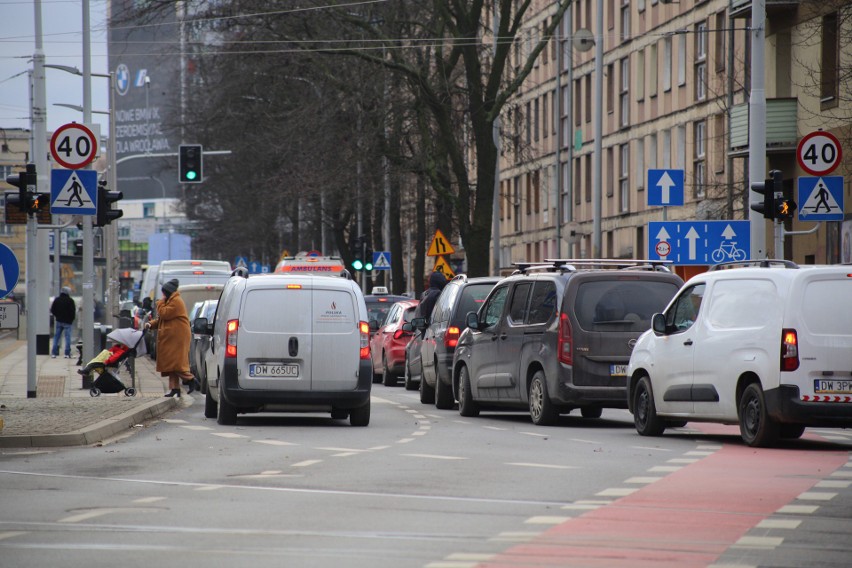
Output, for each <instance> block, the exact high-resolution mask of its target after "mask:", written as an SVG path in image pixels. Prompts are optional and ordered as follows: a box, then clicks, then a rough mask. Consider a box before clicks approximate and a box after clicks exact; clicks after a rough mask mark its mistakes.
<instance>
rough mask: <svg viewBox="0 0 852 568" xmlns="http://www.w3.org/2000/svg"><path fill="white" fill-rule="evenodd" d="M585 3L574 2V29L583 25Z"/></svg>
mask: <svg viewBox="0 0 852 568" xmlns="http://www.w3.org/2000/svg"><path fill="white" fill-rule="evenodd" d="M582 23H583V3H582V2H574V31H575V32H576V31H577V30H579V29H580V28H582V27H583V25H582Z"/></svg>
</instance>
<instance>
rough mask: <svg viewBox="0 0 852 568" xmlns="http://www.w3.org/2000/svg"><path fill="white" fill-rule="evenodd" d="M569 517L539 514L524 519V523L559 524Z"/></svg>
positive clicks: (568, 519) (569, 518)
mask: <svg viewBox="0 0 852 568" xmlns="http://www.w3.org/2000/svg"><path fill="white" fill-rule="evenodd" d="M570 520H571V517H555V516H545V515H541V516H538V517H530V518H529V519H527V520H525V521H524V523H525V524H527V525H560V524H562V523H564V522H565V521H570Z"/></svg>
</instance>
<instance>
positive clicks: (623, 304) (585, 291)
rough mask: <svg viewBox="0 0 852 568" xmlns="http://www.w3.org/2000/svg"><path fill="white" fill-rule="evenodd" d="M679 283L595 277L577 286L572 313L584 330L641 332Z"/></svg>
mask: <svg viewBox="0 0 852 568" xmlns="http://www.w3.org/2000/svg"><path fill="white" fill-rule="evenodd" d="M677 291H678V286H676V285H675V284H673V283H669V282H657V281H649V280H613V281H603V280H596V281H591V282H584V283H583V284H581V285H580V286H579V288H578V289H577V299H576V301H575V302H574V313H575V314H576V317H577V322H578V323H579V324H580V327H581V328H582V329H584V330H586V331H603V332H606V331H619V332H624V331H631V332H641V331H645V330H647V329H649V328H650V327H651V317H652V316H653V315H654V314H655V313H657V312H662V311H663V309H665V307H666V304H668V303H669V301H670V300H671V299H672V298H673V297H674V295H675V294H676V293H677Z"/></svg>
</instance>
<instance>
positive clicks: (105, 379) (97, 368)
mask: <svg viewBox="0 0 852 568" xmlns="http://www.w3.org/2000/svg"><path fill="white" fill-rule="evenodd" d="M116 331H121V330H116ZM137 333H138V332H137ZM111 335H112V333H111V334H110V335H108V336H107V337H108V338H110V340H111V341H112V342H113V343H112V345H111V346H110V347H109V348H108V349H104V350H103V351H101V352H100V353H98V354H97V355H96V356H95V357H93V358H92V360H91V361H89V362H88V363H87V364H86V366H85V367H83V368H81V369H78V370H77V372H78V373H79V374H80V375H82V376H84V377H86V376H91V374H92V373H97V375H98V377H97V378H96V379H95V380H94V382H93V383H92V384H93V386H92V388H91V389H89V394H90V395H91V396H100V394H101V393H102V392H104V393H109V394H113V393H118V392H121V391H124V394H125V396H135V395H136V389H135V388H134V387H133V386H131V387H130V388H127V387H125V386H124V383H122V382H121V379H119V378H118V370H119V368H120V367H121V365H122V364H124V365H125V366H126V367H127V368H128V369H130V366H129V359H130V358H131V357H135V356H136V350H135V349H134V348H133V347H130V346H129V345H127V344H125V343H122V342H121V341H119V340H118V339H115V338H113V337H110V336H111ZM140 338H141V334H140ZM134 385H135V378H134Z"/></svg>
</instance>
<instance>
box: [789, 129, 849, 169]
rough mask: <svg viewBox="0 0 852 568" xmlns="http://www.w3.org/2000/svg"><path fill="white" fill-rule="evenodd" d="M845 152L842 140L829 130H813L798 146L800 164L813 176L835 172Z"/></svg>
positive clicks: (797, 156)
mask: <svg viewBox="0 0 852 568" xmlns="http://www.w3.org/2000/svg"><path fill="white" fill-rule="evenodd" d="M842 155H843V152H842V150H841V148H840V141H839V140H838V139H837V137H836V136H835V135H834V134H831V133H829V132H820V131H817V132H811V133H810V134H806V135H805V136H804V137H803V138H802V139H801V140H800V141H799V146H798V147H797V148H796V159H797V160H798V161H799V166H800V167H801V168H802V169H803V170H805V171H806V172H808V173H809V174H811V175H812V176H823V175H826V174H830V173H831V172H833V171H834V170H835V169H836V168H837V166H838V165H840V158H841V157H842Z"/></svg>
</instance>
